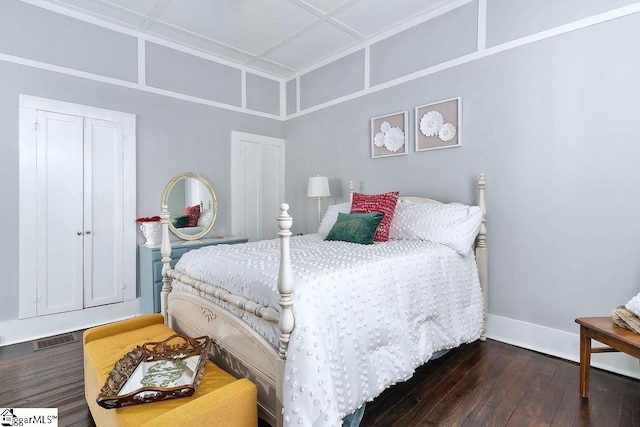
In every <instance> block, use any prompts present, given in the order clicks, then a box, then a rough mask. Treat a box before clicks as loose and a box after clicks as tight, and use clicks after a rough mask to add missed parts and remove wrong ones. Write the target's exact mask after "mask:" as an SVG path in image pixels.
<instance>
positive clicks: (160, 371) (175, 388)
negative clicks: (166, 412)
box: [96, 334, 211, 409]
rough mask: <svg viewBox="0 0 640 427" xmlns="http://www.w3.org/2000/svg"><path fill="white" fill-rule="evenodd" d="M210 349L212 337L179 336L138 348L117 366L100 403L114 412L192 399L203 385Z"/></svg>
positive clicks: (103, 389)
mask: <svg viewBox="0 0 640 427" xmlns="http://www.w3.org/2000/svg"><path fill="white" fill-rule="evenodd" d="M210 349H211V340H210V339H209V337H199V338H189V337H185V336H182V335H179V334H175V335H172V336H170V337H169V338H167V339H166V340H164V341H162V342H148V343H145V344H143V345H142V346H137V347H136V348H134V349H133V350H131V351H130V352H129V353H127V354H125V355H124V356H123V357H122V358H121V359H120V360H118V361H117V362H116V363H115V365H114V366H113V369H112V370H111V372H110V373H109V376H108V377H107V380H106V382H105V384H104V386H103V387H102V390H100V394H98V398H97V399H96V401H97V402H98V405H100V406H102V407H103V408H106V409H114V408H121V407H123V406H129V405H137V404H139V403H149V402H158V401H162V400H167V399H174V398H177V397H188V396H191V395H192V394H193V393H195V391H196V388H197V387H198V385H199V384H200V380H201V379H202V375H203V374H204V368H205V365H206V361H207V357H208V356H207V355H208V353H209V350H210Z"/></svg>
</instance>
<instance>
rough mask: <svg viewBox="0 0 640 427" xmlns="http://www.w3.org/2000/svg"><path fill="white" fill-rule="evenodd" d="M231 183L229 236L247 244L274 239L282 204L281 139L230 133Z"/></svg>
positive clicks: (282, 153)
mask: <svg viewBox="0 0 640 427" xmlns="http://www.w3.org/2000/svg"><path fill="white" fill-rule="evenodd" d="M231 182H232V184H231V231H232V234H233V235H235V236H243V237H247V238H249V240H251V241H257V240H264V239H272V238H275V237H276V236H277V234H278V227H277V224H276V221H275V218H276V217H277V216H278V213H279V210H278V209H279V206H280V203H282V202H284V140H283V139H279V138H271V137H267V136H262V135H253V134H247V133H243V132H235V131H234V132H232V136H231Z"/></svg>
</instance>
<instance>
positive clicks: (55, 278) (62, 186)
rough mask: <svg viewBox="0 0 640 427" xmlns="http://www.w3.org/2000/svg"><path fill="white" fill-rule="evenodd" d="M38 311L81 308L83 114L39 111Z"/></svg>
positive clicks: (58, 311)
mask: <svg viewBox="0 0 640 427" xmlns="http://www.w3.org/2000/svg"><path fill="white" fill-rule="evenodd" d="M37 116H38V124H39V126H38V131H37V137H36V140H37V142H36V153H37V154H36V170H37V172H36V173H37V177H36V182H37V184H36V187H37V190H36V191H37V198H38V203H37V205H36V236H37V237H36V240H37V250H36V270H37V273H36V276H37V278H38V280H37V295H38V297H37V304H36V312H37V315H39V316H40V315H45V314H53V313H60V312H64V311H71V310H79V309H82V288H83V283H82V282H83V277H82V272H83V266H82V263H83V233H82V231H83V228H84V224H83V218H84V216H83V170H82V169H83V166H82V162H83V161H82V151H83V142H82V141H83V119H82V117H77V116H72V115H66V114H58V113H51V112H46V111H38V113H37Z"/></svg>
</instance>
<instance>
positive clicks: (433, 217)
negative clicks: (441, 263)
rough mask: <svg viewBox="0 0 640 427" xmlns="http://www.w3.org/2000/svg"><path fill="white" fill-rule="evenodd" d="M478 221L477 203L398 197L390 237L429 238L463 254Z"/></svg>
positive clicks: (472, 236) (477, 227) (471, 241)
mask: <svg viewBox="0 0 640 427" xmlns="http://www.w3.org/2000/svg"><path fill="white" fill-rule="evenodd" d="M481 222H482V211H481V210H480V208H479V207H478V206H466V205H459V204H444V203H416V202H412V201H409V200H401V201H400V202H399V203H398V206H397V207H396V212H395V214H394V215H393V219H392V220H391V229H390V230H389V238H390V239H406V240H430V241H432V242H436V243H441V244H443V245H447V246H449V247H450V248H451V249H453V250H455V251H456V252H458V253H459V254H460V255H466V254H468V253H469V251H470V250H471V247H472V245H473V242H474V241H475V239H476V236H477V235H478V232H479V231H480V224H481Z"/></svg>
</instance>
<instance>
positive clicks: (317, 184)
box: [307, 176, 331, 197]
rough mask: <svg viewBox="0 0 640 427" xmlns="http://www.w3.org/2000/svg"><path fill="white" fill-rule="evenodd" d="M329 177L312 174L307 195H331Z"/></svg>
mask: <svg viewBox="0 0 640 427" xmlns="http://www.w3.org/2000/svg"><path fill="white" fill-rule="evenodd" d="M330 195H331V193H330V192H329V178H327V177H326V176H312V177H310V178H309V187H308V189H307V197H329V196H330Z"/></svg>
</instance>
